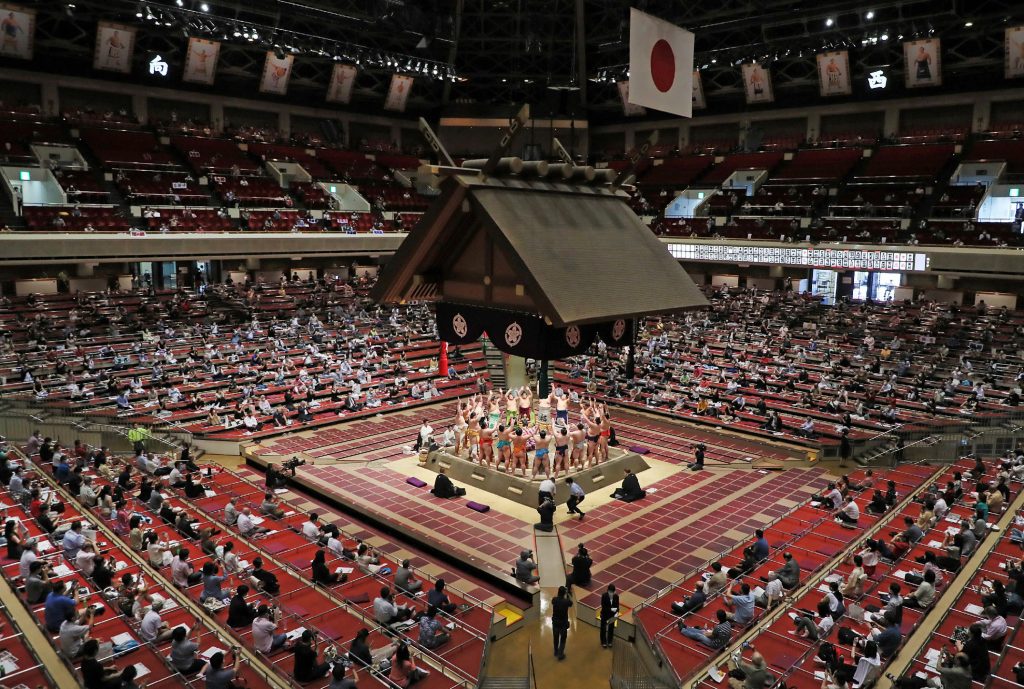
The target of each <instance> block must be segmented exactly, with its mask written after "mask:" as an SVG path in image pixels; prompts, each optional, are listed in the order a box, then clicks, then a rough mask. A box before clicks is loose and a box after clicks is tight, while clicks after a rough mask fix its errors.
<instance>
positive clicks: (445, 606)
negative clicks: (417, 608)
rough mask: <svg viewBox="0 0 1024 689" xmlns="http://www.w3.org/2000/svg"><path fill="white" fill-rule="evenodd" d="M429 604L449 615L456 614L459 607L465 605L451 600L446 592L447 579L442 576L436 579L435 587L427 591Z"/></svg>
mask: <svg viewBox="0 0 1024 689" xmlns="http://www.w3.org/2000/svg"><path fill="white" fill-rule="evenodd" d="M427 604H428V605H431V606H433V607H434V608H436V609H437V610H440V611H441V612H444V613H447V614H449V615H454V614H455V612H456V611H457V610H458V609H459V607H465V606H458V605H455V603H452V602H451V600H450V599H449V598H448V594H447V593H445V581H444V579H442V578H439V579H438V580H437V581H435V582H434V588H432V589H431V590H429V591H427Z"/></svg>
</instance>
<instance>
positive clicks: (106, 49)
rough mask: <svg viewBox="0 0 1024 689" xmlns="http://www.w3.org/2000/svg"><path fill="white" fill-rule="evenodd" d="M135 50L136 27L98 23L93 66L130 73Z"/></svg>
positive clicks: (109, 70)
mask: <svg viewBox="0 0 1024 689" xmlns="http://www.w3.org/2000/svg"><path fill="white" fill-rule="evenodd" d="M134 51H135V29H133V28H132V27H130V26H125V25H124V24H113V23H111V22H99V23H98V24H97V25H96V53H95V55H94V56H93V60H92V66H93V68H95V69H102V70H105V71H107V72H121V73H122V74H128V73H129V72H131V71H132V53H133V52H134Z"/></svg>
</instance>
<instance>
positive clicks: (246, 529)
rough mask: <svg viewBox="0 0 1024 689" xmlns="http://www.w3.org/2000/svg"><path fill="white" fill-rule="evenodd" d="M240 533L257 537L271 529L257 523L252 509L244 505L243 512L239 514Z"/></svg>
mask: <svg viewBox="0 0 1024 689" xmlns="http://www.w3.org/2000/svg"><path fill="white" fill-rule="evenodd" d="M237 524H238V533H240V534H242V535H243V536H248V537H250V538H255V537H257V536H262V535H264V534H266V533H269V532H270V529H265V528H263V527H262V526H258V525H257V524H256V521H255V518H254V517H253V516H252V510H250V509H249V508H248V507H243V508H242V511H241V513H239V515H238V522H237Z"/></svg>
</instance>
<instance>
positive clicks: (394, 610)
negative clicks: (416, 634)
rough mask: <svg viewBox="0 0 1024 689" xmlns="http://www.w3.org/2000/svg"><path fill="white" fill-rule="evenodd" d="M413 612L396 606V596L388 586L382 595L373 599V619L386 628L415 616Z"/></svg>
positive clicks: (382, 591) (410, 609)
mask: <svg viewBox="0 0 1024 689" xmlns="http://www.w3.org/2000/svg"><path fill="white" fill-rule="evenodd" d="M413 612H414V611H413V609H412V608H409V607H406V606H401V605H395V600H394V594H392V593H391V589H389V588H388V587H387V586H384V587H382V588H381V590H380V595H379V596H377V597H376V598H374V599H373V618H374V619H375V620H377V622H379V623H380V624H382V625H384V626H391V625H392V624H395V623H397V622H404V621H406V620H408V619H410V618H411V617H412V616H413Z"/></svg>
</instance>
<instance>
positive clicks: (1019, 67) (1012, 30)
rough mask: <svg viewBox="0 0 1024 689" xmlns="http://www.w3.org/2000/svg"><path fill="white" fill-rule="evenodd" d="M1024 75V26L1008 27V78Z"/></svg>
mask: <svg viewBox="0 0 1024 689" xmlns="http://www.w3.org/2000/svg"><path fill="white" fill-rule="evenodd" d="M1017 77H1024V26H1010V27H1007V29H1006V78H1007V79H1016V78H1017Z"/></svg>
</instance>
